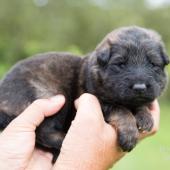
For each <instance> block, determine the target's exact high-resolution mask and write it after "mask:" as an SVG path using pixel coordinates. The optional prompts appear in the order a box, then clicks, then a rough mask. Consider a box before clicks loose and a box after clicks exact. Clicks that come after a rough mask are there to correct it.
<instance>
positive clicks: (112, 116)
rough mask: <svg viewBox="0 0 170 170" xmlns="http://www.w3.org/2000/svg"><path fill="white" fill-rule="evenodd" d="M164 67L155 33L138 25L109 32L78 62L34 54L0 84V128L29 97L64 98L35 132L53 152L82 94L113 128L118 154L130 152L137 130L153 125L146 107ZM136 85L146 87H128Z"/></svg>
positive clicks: (161, 86)
mask: <svg viewBox="0 0 170 170" xmlns="http://www.w3.org/2000/svg"><path fill="white" fill-rule="evenodd" d="M168 63H169V60H168V57H167V55H166V53H165V49H164V47H163V43H162V41H161V39H160V37H159V35H158V34H157V33H155V32H154V31H151V30H147V29H143V28H140V27H126V28H121V29H118V30H115V31H113V32H111V33H110V34H108V35H107V36H106V37H105V39H104V40H103V41H102V42H101V43H100V44H99V45H98V46H97V48H96V49H95V50H94V51H93V52H92V53H90V54H89V55H87V56H86V57H84V58H80V57H77V56H74V55H71V54H67V53H54V52H53V53H45V54H39V55H37V56H35V57H32V58H29V59H26V60H24V61H21V62H19V63H18V64H17V65H16V66H14V67H13V68H12V69H11V70H10V71H9V73H8V74H7V75H6V76H5V78H4V79H3V80H2V81H1V84H0V127H1V128H2V129H3V128H5V127H6V126H7V125H8V123H9V122H10V121H11V120H12V119H13V118H14V117H15V116H17V115H18V114H19V113H21V112H22V111H23V110H24V109H25V108H26V107H27V106H28V105H29V104H30V103H31V102H32V101H34V100H35V99H38V98H48V97H50V96H54V95H56V94H64V95H65V97H66V104H65V105H64V107H63V108H62V110H61V111H60V113H59V114H57V115H54V116H52V117H49V118H46V119H45V120H44V122H43V123H42V124H41V125H40V126H39V127H38V129H37V131H36V136H37V140H36V142H37V145H39V146H41V147H43V148H46V149H50V150H51V152H54V153H55V152H57V151H58V152H59V150H60V147H61V144H62V141H63V138H64V136H65V134H66V133H67V130H68V128H69V126H70V123H71V121H72V120H73V118H74V116H75V109H74V104H73V102H74V100H75V99H76V98H77V97H79V96H80V94H82V93H84V92H88V93H92V94H94V95H96V96H97V97H98V99H99V101H100V103H101V106H102V109H103V114H104V117H105V120H106V121H107V122H109V123H110V124H111V125H113V126H116V128H117V130H118V142H119V145H120V146H121V148H122V149H123V151H130V150H131V149H133V148H134V146H135V145H136V143H137V140H138V135H139V131H144V130H145V131H150V130H151V128H152V126H153V121H152V117H151V115H150V113H149V112H148V109H147V108H148V105H149V104H150V102H152V101H153V100H154V99H155V98H157V97H158V96H159V95H160V94H161V93H162V91H163V89H164V88H165V85H166V83H167V77H166V74H165V72H164V67H165V65H167V64H168ZM136 84H137V87H138V86H140V87H141V85H142V87H143V86H145V87H146V88H145V89H142V90H141V89H138V88H137V89H136V88H135V89H134V85H136ZM135 87H136V86H135ZM138 129H139V130H138Z"/></svg>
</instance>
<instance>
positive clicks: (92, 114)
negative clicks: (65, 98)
mask: <svg viewBox="0 0 170 170" xmlns="http://www.w3.org/2000/svg"><path fill="white" fill-rule="evenodd" d="M75 107H76V109H77V113H76V117H75V121H77V120H78V121H83V122H84V121H85V120H87V121H89V123H95V122H98V121H102V122H104V118H103V113H102V110H101V106H100V103H99V101H98V99H97V98H96V97H95V96H94V95H91V94H88V93H85V94H83V95H81V96H80V97H79V98H78V99H77V100H76V101H75Z"/></svg>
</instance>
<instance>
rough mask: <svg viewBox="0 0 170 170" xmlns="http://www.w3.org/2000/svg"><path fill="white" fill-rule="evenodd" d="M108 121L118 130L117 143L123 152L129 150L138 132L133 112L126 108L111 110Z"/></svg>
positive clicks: (133, 145)
mask: <svg viewBox="0 0 170 170" xmlns="http://www.w3.org/2000/svg"><path fill="white" fill-rule="evenodd" d="M107 121H108V123H109V124H110V125H112V126H114V127H115V128H116V129H117V132H118V144H119V146H120V147H121V149H122V150H123V151H124V152H129V151H131V150H132V149H133V148H134V147H135V145H136V144H137V141H138V136H139V132H138V129H137V126H136V120H135V117H134V116H133V114H132V113H131V112H130V111H129V110H128V109H126V108H123V107H119V108H115V109H114V110H112V112H111V114H110V116H109V117H108V120H107Z"/></svg>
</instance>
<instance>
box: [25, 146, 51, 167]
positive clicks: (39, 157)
mask: <svg viewBox="0 0 170 170" xmlns="http://www.w3.org/2000/svg"><path fill="white" fill-rule="evenodd" d="M51 161H52V154H50V153H48V152H44V151H42V150H39V149H36V150H34V152H33V154H32V157H31V160H30V162H29V164H28V166H27V168H26V169H25V170H50V169H51V168H52V163H51Z"/></svg>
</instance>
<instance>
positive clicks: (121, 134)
mask: <svg viewBox="0 0 170 170" xmlns="http://www.w3.org/2000/svg"><path fill="white" fill-rule="evenodd" d="M138 136H139V133H138V129H137V127H132V126H131V125H130V126H128V127H126V129H121V130H119V131H118V143H119V146H120V147H121V149H122V150H123V151H124V152H130V151H131V150H132V149H133V148H134V147H135V146H136V144H137V142H138Z"/></svg>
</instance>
